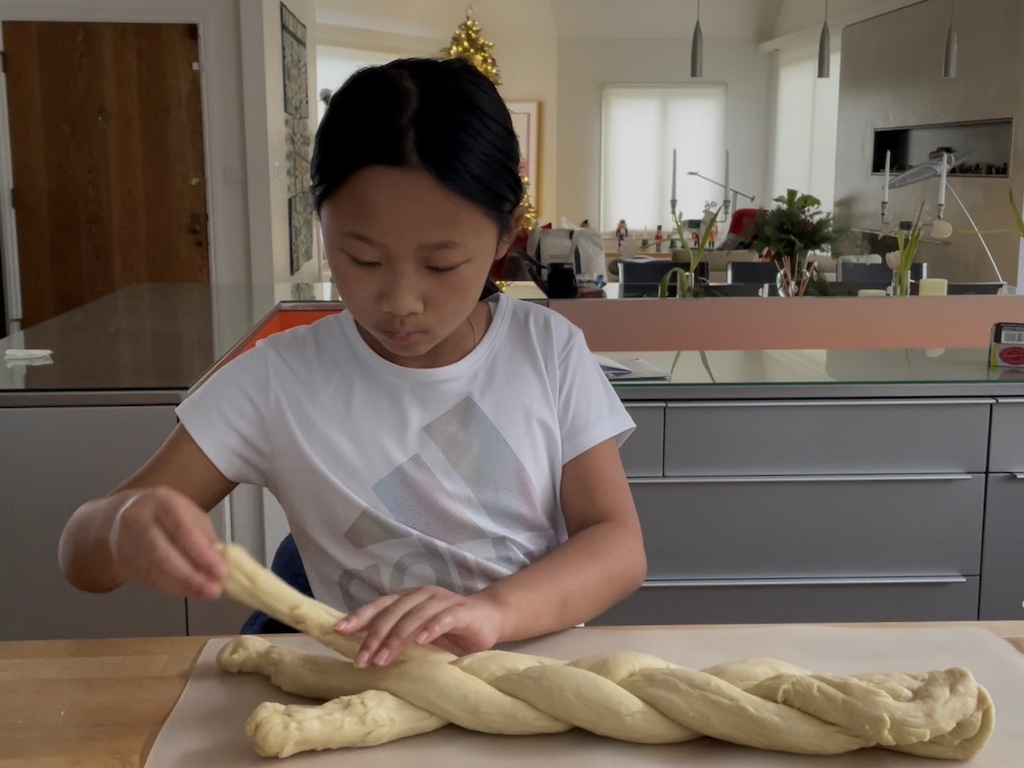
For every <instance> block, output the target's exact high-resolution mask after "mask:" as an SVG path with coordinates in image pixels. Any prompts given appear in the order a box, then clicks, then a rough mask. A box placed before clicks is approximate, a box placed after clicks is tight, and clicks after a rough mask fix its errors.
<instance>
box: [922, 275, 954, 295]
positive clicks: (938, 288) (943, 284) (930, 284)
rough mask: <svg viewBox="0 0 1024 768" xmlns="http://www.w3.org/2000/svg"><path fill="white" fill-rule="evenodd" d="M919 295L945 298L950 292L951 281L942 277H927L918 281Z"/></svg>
mask: <svg viewBox="0 0 1024 768" xmlns="http://www.w3.org/2000/svg"><path fill="white" fill-rule="evenodd" d="M917 287H918V295H920V296H945V295H946V293H947V292H948V291H949V281H948V280H945V279H943V278H941V277H925V278H923V279H921V280H919V281H918V283H917Z"/></svg>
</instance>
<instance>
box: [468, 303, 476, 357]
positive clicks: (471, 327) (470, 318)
mask: <svg viewBox="0 0 1024 768" xmlns="http://www.w3.org/2000/svg"><path fill="white" fill-rule="evenodd" d="M474 311H476V310H475V308H474ZM466 320H468V321H469V332H470V333H471V334H472V335H473V345H472V346H471V347H470V349H471V350H473V349H476V326H475V325H473V313H472V312H470V313H469V315H468V316H467V317H466Z"/></svg>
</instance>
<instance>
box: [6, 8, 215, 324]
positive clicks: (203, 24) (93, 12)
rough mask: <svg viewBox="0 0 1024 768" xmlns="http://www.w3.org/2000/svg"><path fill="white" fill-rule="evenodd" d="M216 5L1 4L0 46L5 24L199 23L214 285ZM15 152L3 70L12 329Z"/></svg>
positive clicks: (16, 283) (16, 275)
mask: <svg viewBox="0 0 1024 768" xmlns="http://www.w3.org/2000/svg"><path fill="white" fill-rule="evenodd" d="M213 11H214V9H213V8H208V7H207V8H189V7H184V8H180V9H172V8H161V9H151V8H128V7H126V8H102V9H99V8H97V9H89V8H80V7H76V8H56V7H52V6H51V7H42V8H33V7H28V6H26V7H24V8H0V50H4V41H3V22H5V21H38V22H85V23H90V22H95V23H130V24H195V25H196V26H197V27H198V28H199V62H198V64H199V71H200V77H199V92H200V104H201V109H202V113H203V114H202V124H203V163H204V169H203V172H204V173H205V179H206V217H207V219H206V221H207V248H208V254H209V277H210V283H211V284H212V283H216V282H218V279H217V278H218V274H219V272H220V271H221V270H219V269H218V261H219V259H220V258H221V256H220V254H221V250H220V248H219V247H218V246H219V243H218V238H217V234H216V228H215V227H213V225H212V224H213V222H214V221H216V219H215V217H214V207H215V202H214V197H215V195H214V194H213V189H212V186H213V185H212V181H213V178H214V177H213V172H214V168H216V167H217V164H215V163H214V162H213V158H214V153H215V148H214V146H212V140H211V137H212V136H214V135H215V134H214V130H213V111H212V109H211V96H210V83H209V79H208V78H207V77H206V76H205V71H204V70H205V62H207V61H210V59H211V57H210V49H209V45H210V42H209V41H210V38H211V37H212V35H211V34H209V32H210V29H211V27H212V26H213ZM12 162H13V161H12V154H11V131H10V114H9V111H8V108H7V74H6V73H5V72H0V268H2V269H3V273H4V288H5V292H6V294H7V296H6V299H7V302H6V304H7V319H8V326H9V327H8V330H9V332H10V333H14V332H15V331H18V330H21V318H22V306H21V270H20V268H19V266H18V231H17V222H16V217H15V212H14V206H13V205H12V200H11V189H12V188H13V186H14V174H13V168H12Z"/></svg>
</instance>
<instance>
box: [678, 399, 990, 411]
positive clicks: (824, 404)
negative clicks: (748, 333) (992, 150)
mask: <svg viewBox="0 0 1024 768" xmlns="http://www.w3.org/2000/svg"><path fill="white" fill-rule="evenodd" d="M995 402H996V401H995V400H988V399H983V398H974V397H972V398H966V397H965V398H963V399H936V400H898V399H897V400H743V401H740V402H714V403H704V402H689V403H679V402H670V403H669V404H668V407H669V410H671V409H673V408H809V407H819V408H860V407H863V406H871V405H875V406H890V405H910V406H915V407H928V406H931V405H994V404H995Z"/></svg>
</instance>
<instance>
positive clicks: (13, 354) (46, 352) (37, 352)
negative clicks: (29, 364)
mask: <svg viewBox="0 0 1024 768" xmlns="http://www.w3.org/2000/svg"><path fill="white" fill-rule="evenodd" d="M52 354H53V350H50V349H5V350H4V359H5V360H34V359H36V358H40V357H49V356H50V355H52Z"/></svg>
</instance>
